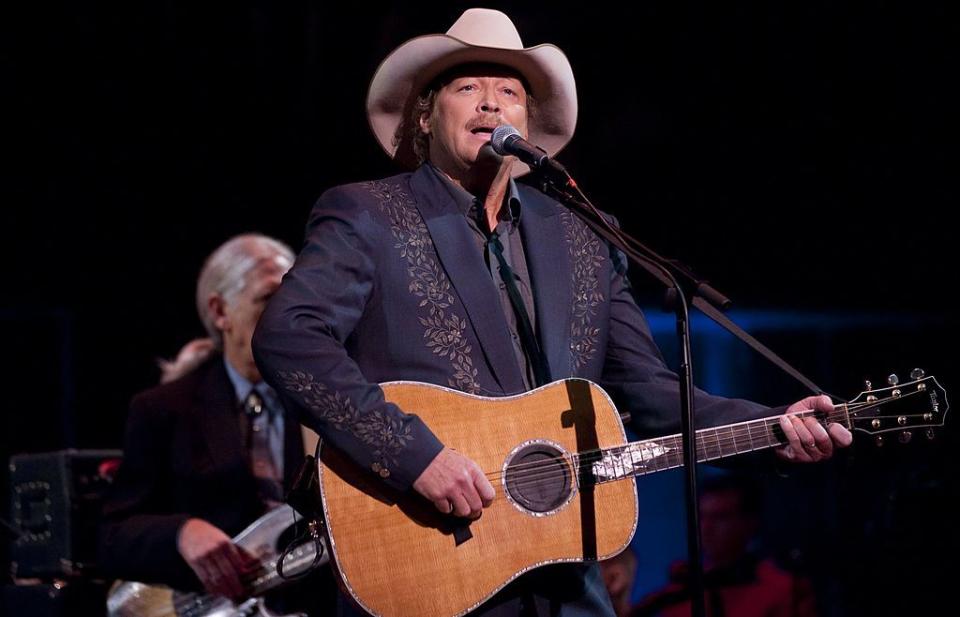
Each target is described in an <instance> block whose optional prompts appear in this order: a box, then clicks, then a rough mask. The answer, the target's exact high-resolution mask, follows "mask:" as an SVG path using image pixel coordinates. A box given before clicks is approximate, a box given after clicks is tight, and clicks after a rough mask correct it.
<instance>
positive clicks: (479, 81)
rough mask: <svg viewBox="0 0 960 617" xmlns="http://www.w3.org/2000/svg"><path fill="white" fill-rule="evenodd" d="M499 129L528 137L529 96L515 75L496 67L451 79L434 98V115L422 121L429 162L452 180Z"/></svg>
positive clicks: (469, 166)
mask: <svg viewBox="0 0 960 617" xmlns="http://www.w3.org/2000/svg"><path fill="white" fill-rule="evenodd" d="M501 124H510V125H513V126H514V127H516V129H517V130H518V131H520V134H521V135H523V136H524V137H526V136H527V92H526V90H525V89H524V87H523V83H522V82H521V81H520V79H519V78H518V77H517V76H516V75H515V73H513V72H512V71H510V70H508V69H498V68H496V67H490V68H489V69H487V70H482V71H481V70H476V71H470V72H466V71H465V72H462V73H460V74H456V75H454V77H453V79H452V80H450V81H449V82H447V83H446V84H445V85H444V86H442V87H441V88H440V90H439V91H438V92H437V97H436V99H435V101H434V104H433V110H432V112H431V113H430V114H429V115H426V114H425V115H424V116H423V117H421V119H420V128H421V130H423V131H424V132H425V133H427V134H428V135H429V136H430V162H431V163H433V164H434V165H436V166H437V167H438V168H439V169H441V170H442V171H444V172H446V173H447V174H449V175H451V176H455V177H459V176H462V175H463V174H464V173H465V172H467V171H469V170H470V169H471V168H472V167H473V166H474V165H475V164H476V163H477V156H478V153H479V152H480V148H482V147H483V145H484V144H486V143H487V142H488V141H490V135H491V133H492V132H493V129H494V128H496V127H497V126H499V125H501Z"/></svg>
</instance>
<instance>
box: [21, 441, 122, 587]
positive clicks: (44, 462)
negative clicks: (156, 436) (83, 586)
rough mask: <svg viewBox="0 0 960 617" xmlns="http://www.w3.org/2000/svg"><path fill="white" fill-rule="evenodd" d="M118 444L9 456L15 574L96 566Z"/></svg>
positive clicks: (71, 572) (53, 573)
mask: <svg viewBox="0 0 960 617" xmlns="http://www.w3.org/2000/svg"><path fill="white" fill-rule="evenodd" d="M120 457H121V452H120V451H119V450H61V451H57V452H46V453H42V454H22V455H17V456H14V457H12V458H11V459H10V519H11V520H12V522H13V524H14V525H15V526H16V528H17V530H18V532H19V535H18V536H17V537H15V538H14V540H13V542H11V544H10V561H11V564H10V566H11V574H12V575H13V576H14V577H18V578H40V579H52V578H57V577H64V576H78V575H81V574H88V573H90V572H91V571H92V569H93V567H94V565H95V563H94V558H95V556H96V535H97V519H98V517H99V514H100V503H101V501H102V498H103V494H104V492H105V491H106V489H107V487H108V486H109V484H110V481H111V480H112V476H113V474H112V471H113V470H114V469H116V466H117V464H118V463H119V460H120Z"/></svg>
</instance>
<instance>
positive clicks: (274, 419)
mask: <svg viewBox="0 0 960 617" xmlns="http://www.w3.org/2000/svg"><path fill="white" fill-rule="evenodd" d="M292 263H293V253H292V252H291V250H290V249H289V248H288V247H287V246H286V245H285V244H283V243H281V242H279V241H277V240H274V239H272V238H268V237H266V236H262V235H258V234H246V235H241V236H237V237H235V238H232V239H230V240H229V241H227V242H226V243H224V244H223V245H221V246H220V247H219V248H217V249H216V250H215V251H214V252H213V253H212V254H211V255H210V256H209V257H208V259H207V260H206V262H205V264H204V266H203V269H202V271H201V272H200V276H199V280H198V281H197V309H198V311H199V314H200V318H201V320H202V321H203V324H204V326H205V327H206V329H207V332H208V334H209V336H210V340H211V341H212V348H211V349H210V350H208V351H204V343H202V342H201V343H196V342H194V343H192V344H190V345H188V347H187V348H185V350H184V351H183V352H181V354H180V356H183V358H181V357H180V356H178V360H177V361H175V362H174V363H173V364H174V366H173V367H172V368H173V369H174V370H175V371H179V372H180V373H182V374H181V375H180V376H179V377H176V376H175V375H174V377H176V378H175V379H173V381H169V382H168V383H164V384H163V385H160V386H157V387H154V388H151V389H149V390H147V391H145V392H142V393H140V394H138V395H137V396H135V397H134V399H133V401H132V403H131V405H130V414H129V416H128V418H127V429H126V436H125V440H124V460H123V462H122V464H121V466H120V470H119V473H118V476H117V479H116V482H115V484H114V486H113V489H112V491H111V493H110V494H109V495H108V496H107V498H106V500H105V504H104V508H103V518H102V521H101V528H100V536H99V556H100V564H101V566H102V568H103V571H104V572H105V573H106V574H107V575H109V576H113V577H116V578H120V579H125V580H135V581H140V582H144V583H161V584H165V585H169V586H170V587H173V588H175V589H181V590H187V591H199V590H201V589H204V590H206V591H207V592H208V593H211V594H216V595H220V596H226V597H229V598H231V599H233V600H240V599H242V598H245V597H246V596H247V595H248V594H249V588H248V587H247V583H246V581H247V580H249V578H250V575H251V574H252V573H253V572H255V571H256V569H257V568H259V566H260V563H259V561H257V560H256V559H255V558H254V557H252V556H251V555H249V554H248V553H246V552H245V551H244V550H242V549H240V548H239V547H237V546H236V545H235V544H234V543H233V542H232V540H231V538H232V537H233V536H235V535H237V534H238V533H239V532H241V531H242V530H243V529H245V528H246V527H247V526H248V525H250V524H251V523H252V522H254V521H255V520H256V519H257V518H259V517H260V516H262V515H263V514H264V513H265V512H267V511H268V510H270V509H271V508H273V507H275V506H277V505H279V504H280V502H282V501H283V499H284V495H285V492H286V491H287V490H288V489H289V488H290V485H291V483H292V481H293V478H294V475H295V474H296V473H297V471H298V470H299V467H300V465H301V464H302V462H303V459H304V451H303V442H302V437H301V430H300V424H299V422H298V421H297V419H296V418H295V417H293V416H291V415H288V414H287V413H286V412H285V410H284V408H283V406H282V405H281V404H280V401H279V400H278V399H277V396H276V394H275V392H274V391H273V390H272V389H271V388H270V386H268V385H267V384H266V383H265V382H263V380H262V379H261V377H260V373H259V371H258V370H257V367H256V364H254V361H253V356H252V353H251V348H250V340H251V337H252V335H253V330H254V326H255V325H256V323H257V320H258V319H259V317H260V313H261V312H262V311H263V307H264V306H265V305H266V302H267V300H268V299H269V298H270V296H271V295H273V293H274V291H276V289H277V288H278V287H279V285H280V279H281V278H282V277H283V275H284V273H285V272H286V271H287V270H288V269H289V268H290V266H291V264H292ZM184 358H185V359H186V360H187V361H186V362H183V363H181V360H183V359H184ZM198 358H199V362H197V359H198ZM191 363H192V364H196V366H195V367H193V368H192V369H191V367H190V364H191ZM185 367H186V368H185ZM167 377H170V373H169V371H165V373H164V378H165V379H166V378H167ZM307 580H309V581H311V582H310V583H309V585H307V584H300V585H292V586H289V587H285V588H283V589H280V590H278V592H277V593H276V597H272V596H273V594H271V596H268V598H269V600H270V602H269V604H270V605H271V607H272V608H274V609H275V610H284V611H290V610H301V611H303V610H306V611H308V612H309V613H310V614H313V615H320V614H326V611H327V610H328V608H327V603H329V602H332V601H333V599H334V598H335V595H334V594H335V586H334V583H333V579H332V576H331V575H330V572H329V568H328V567H326V566H324V567H323V568H322V570H321V571H320V572H318V573H315V574H314V575H312V576H311V577H309V578H308V579H307ZM307 586H309V587H311V589H310V591H309V593H307V592H306V590H305V589H304V588H305V587H307ZM329 610H332V609H329Z"/></svg>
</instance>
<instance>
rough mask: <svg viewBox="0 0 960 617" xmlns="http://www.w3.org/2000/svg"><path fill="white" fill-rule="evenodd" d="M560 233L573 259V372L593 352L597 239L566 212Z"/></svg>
mask: <svg viewBox="0 0 960 617" xmlns="http://www.w3.org/2000/svg"><path fill="white" fill-rule="evenodd" d="M560 217H561V220H562V221H563V227H564V230H565V232H564V236H565V239H566V241H567V247H568V248H569V250H570V260H571V261H572V262H573V272H572V273H571V286H572V291H573V319H571V321H570V355H571V358H572V362H573V370H574V372H576V371H578V370H579V369H580V368H582V367H583V366H584V365H585V364H586V363H587V362H589V361H590V359H591V358H592V357H593V356H594V355H595V354H596V353H597V344H598V338H599V335H600V328H598V327H596V326H595V325H593V324H592V320H593V317H594V316H595V315H596V314H597V307H598V306H599V305H600V303H601V302H603V293H602V292H601V291H600V282H599V280H598V279H597V270H598V269H599V268H600V266H601V265H602V264H603V259H604V257H603V253H602V252H601V249H602V245H601V244H600V239H599V238H597V236H596V235H594V234H593V233H591V232H590V230H589V229H588V228H587V226H586V225H585V224H584V223H583V221H581V220H580V219H578V218H577V217H576V216H574V215H573V214H572V213H570V212H563V213H561V214H560Z"/></svg>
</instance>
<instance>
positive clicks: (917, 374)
mask: <svg viewBox="0 0 960 617" xmlns="http://www.w3.org/2000/svg"><path fill="white" fill-rule="evenodd" d="M926 375H927V374H926V373H925V372H924V371H923V369H922V368H915V369H913V370H912V371H910V379H913V380H914V381H916V380H917V379H923V378H924V377H925V376H926Z"/></svg>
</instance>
